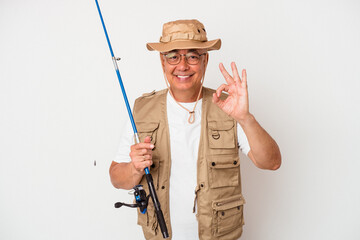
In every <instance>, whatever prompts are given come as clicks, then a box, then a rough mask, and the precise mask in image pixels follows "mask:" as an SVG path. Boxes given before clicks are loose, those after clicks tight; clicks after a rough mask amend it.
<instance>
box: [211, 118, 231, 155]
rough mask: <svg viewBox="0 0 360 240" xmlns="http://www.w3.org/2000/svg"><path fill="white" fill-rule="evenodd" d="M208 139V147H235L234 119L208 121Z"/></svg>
mask: <svg viewBox="0 0 360 240" xmlns="http://www.w3.org/2000/svg"><path fill="white" fill-rule="evenodd" d="M208 126H209V128H208V135H209V137H208V139H209V147H210V148H235V146H236V145H235V132H234V121H233V120H225V121H209V122H208Z"/></svg>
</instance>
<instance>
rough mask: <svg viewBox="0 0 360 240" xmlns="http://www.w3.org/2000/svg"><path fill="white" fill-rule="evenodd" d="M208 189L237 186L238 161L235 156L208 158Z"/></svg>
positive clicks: (238, 175) (238, 178) (238, 176)
mask: <svg viewBox="0 0 360 240" xmlns="http://www.w3.org/2000/svg"><path fill="white" fill-rule="evenodd" d="M208 166H209V185H210V188H219V187H235V186H239V180H240V161H239V156H238V155H237V154H235V155H215V156H210V157H209V158H208Z"/></svg>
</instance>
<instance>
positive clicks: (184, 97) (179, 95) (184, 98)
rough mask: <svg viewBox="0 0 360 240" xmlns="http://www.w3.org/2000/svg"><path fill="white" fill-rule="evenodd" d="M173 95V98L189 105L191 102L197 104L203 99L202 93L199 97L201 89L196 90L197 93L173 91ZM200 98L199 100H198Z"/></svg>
mask: <svg viewBox="0 0 360 240" xmlns="http://www.w3.org/2000/svg"><path fill="white" fill-rule="evenodd" d="M170 90H171V95H172V97H173V98H174V99H175V100H176V101H178V102H183V103H189V102H196V101H197V100H198V99H201V98H202V91H201V93H200V96H199V91H200V88H198V89H196V91H191V92H189V91H176V90H175V91H174V89H171V87H170ZM198 97H199V98H198Z"/></svg>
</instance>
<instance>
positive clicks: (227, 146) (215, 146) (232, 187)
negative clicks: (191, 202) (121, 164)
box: [134, 88, 245, 240]
mask: <svg viewBox="0 0 360 240" xmlns="http://www.w3.org/2000/svg"><path fill="white" fill-rule="evenodd" d="M213 92H214V90H211V89H208V88H203V103H202V118H201V136H200V142H199V153H198V160H197V186H196V189H195V192H196V208H197V214H196V217H197V220H198V230H199V239H201V240H215V239H224V240H225V239H229V240H231V239H238V238H239V237H240V236H241V234H242V226H243V224H244V217H243V205H244V203H245V201H244V198H243V196H242V194H241V178H240V160H239V153H238V146H237V131H236V126H237V125H236V121H235V120H233V119H232V118H231V117H229V116H228V115H226V114H225V113H224V112H223V111H222V110H221V109H219V108H218V107H217V106H216V105H215V104H213V103H212V100H211V99H212V93H213ZM166 96H167V89H166V90H162V91H159V92H153V93H150V94H146V95H144V96H142V97H140V98H138V99H137V100H136V101H135V105H134V119H135V123H136V126H137V129H138V133H139V137H140V140H141V141H143V140H144V138H145V137H146V136H150V137H151V139H152V140H151V142H152V143H153V144H154V145H155V149H154V150H153V162H154V164H153V166H152V167H151V168H150V171H151V174H152V176H153V179H154V184H155V187H156V191H157V195H158V198H159V201H160V203H161V209H162V211H163V213H164V218H165V221H166V225H167V227H168V231H169V235H170V239H171V236H172V232H171V223H170V212H169V187H170V186H169V180H170V179H169V178H170V168H171V156H170V139H169V129H168V123H167V113H166ZM222 98H226V95H223V96H222ZM140 184H142V185H143V186H144V188H145V190H146V192H147V193H148V192H149V191H148V186H147V183H146V179H145V177H144V178H143V179H142V180H141V182H140ZM194 197H195V195H194ZM138 224H139V225H141V226H142V228H143V232H144V236H145V238H146V239H148V240H160V239H163V238H162V234H161V232H160V227H159V225H158V223H157V219H156V214H155V211H154V206H153V203H152V201H151V200H150V201H149V206H148V210H147V212H146V213H145V214H141V213H140V212H138Z"/></svg>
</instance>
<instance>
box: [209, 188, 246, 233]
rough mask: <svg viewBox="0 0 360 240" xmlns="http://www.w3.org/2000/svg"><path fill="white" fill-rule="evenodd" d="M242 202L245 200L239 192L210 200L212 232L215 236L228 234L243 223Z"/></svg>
mask: <svg viewBox="0 0 360 240" xmlns="http://www.w3.org/2000/svg"><path fill="white" fill-rule="evenodd" d="M244 204H245V200H244V198H243V196H242V195H241V194H239V195H235V196H232V197H230V198H225V199H221V200H215V201H213V202H212V208H213V234H214V235H215V236H216V237H219V236H223V235H225V234H228V233H230V232H232V231H234V230H235V229H239V228H241V227H242V225H244V216H243V207H244Z"/></svg>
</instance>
